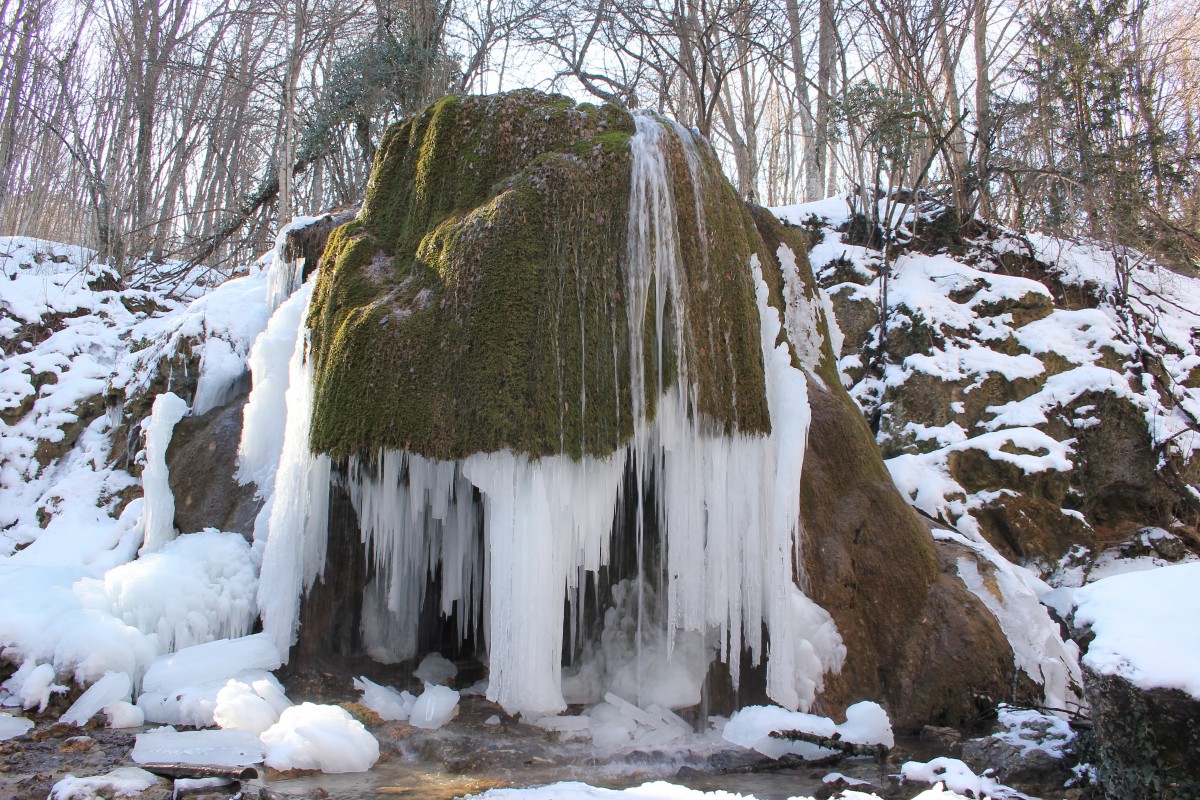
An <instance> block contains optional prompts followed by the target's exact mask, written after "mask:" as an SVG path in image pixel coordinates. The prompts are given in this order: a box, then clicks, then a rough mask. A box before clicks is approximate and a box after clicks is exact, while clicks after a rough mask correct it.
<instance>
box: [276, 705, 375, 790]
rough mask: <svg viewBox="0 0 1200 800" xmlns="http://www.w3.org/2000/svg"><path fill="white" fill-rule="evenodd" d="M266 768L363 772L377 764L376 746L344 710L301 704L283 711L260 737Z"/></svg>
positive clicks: (356, 721) (370, 736)
mask: <svg viewBox="0 0 1200 800" xmlns="http://www.w3.org/2000/svg"><path fill="white" fill-rule="evenodd" d="M261 738H262V743H263V745H264V746H265V748H266V764H267V766H268V767H270V768H271V769H276V770H279V771H281V772H283V771H286V770H290V769H319V770H321V771H322V772H329V773H343V772H366V771H367V770H369V769H370V768H371V767H372V766H373V765H374V764H375V762H376V761H378V760H379V742H378V741H376V739H375V737H374V736H372V735H371V734H370V733H369V732H368V731H367V729H366V728H364V727H363V724H362V723H361V722H359V721H358V720H356V719H354V718H353V717H351V716H350V714H349V712H347V711H346V710H345V709H344V708H339V707H338V706H321V705H316V704H313V703H302V704H300V705H298V706H292V707H291V708H288V709H285V710H284V712H283V713H282V714H281V715H280V716H279V722H277V723H275V724H274V725H272V726H271V727H270V728H268V729H267V730H265V731H263V733H262V737H261Z"/></svg>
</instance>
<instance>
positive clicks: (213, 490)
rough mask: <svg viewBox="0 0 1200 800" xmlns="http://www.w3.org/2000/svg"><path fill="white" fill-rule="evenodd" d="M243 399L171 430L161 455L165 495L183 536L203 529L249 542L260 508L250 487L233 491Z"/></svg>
mask: <svg viewBox="0 0 1200 800" xmlns="http://www.w3.org/2000/svg"><path fill="white" fill-rule="evenodd" d="M247 398H248V395H242V396H241V397H239V398H238V399H236V400H234V401H233V402H231V403H229V404H227V405H224V406H221V407H220V408H214V409H213V410H212V411H210V412H208V413H207V414H204V415H202V416H199V417H185V418H183V419H182V420H180V421H179V423H178V424H177V425H176V426H175V432H174V434H173V436H172V437H171V446H170V447H169V448H168V449H167V466H168V467H169V469H170V483H171V491H172V492H173V493H174V494H175V527H177V528H178V529H179V530H180V531H182V532H184V533H192V532H195V531H200V530H203V529H205V528H217V529H219V530H223V531H236V532H237V533H242V534H246V535H247V536H249V535H250V534H252V533H253V532H254V518H255V517H256V516H257V515H258V512H259V509H261V508H262V502H261V501H259V500H256V499H255V497H254V491H255V487H254V485H253V484H249V485H247V486H239V485H238V483H237V479H236V478H235V474H236V472H237V448H238V442H239V441H240V440H241V437H242V409H243V408H244V407H245V405H246V400H247Z"/></svg>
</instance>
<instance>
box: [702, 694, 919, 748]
mask: <svg viewBox="0 0 1200 800" xmlns="http://www.w3.org/2000/svg"><path fill="white" fill-rule="evenodd" d="M774 731H803V732H805V733H811V734H814V735H817V736H824V737H830V738H839V739H841V740H843V741H846V742H850V743H853V744H883V745H886V746H887V747H892V746H893V745H894V744H895V743H896V739H895V736H894V735H893V733H892V724H891V720H889V719H888V715H887V712H886V711H884V710H883V708H882V707H881V706H880V705H879V704H877V703H873V702H870V701H863V702H860V703H855V704H854V705H852V706H849V707H848V708H847V709H846V721H845V722H843V723H842V724H840V725H838V724H836V723H834V721H833V720H831V719H829V718H828V717H821V716H817V715H816V714H805V713H802V712H797V711H788V710H787V709H785V708H779V707H778V706H747V707H745V708H742V709H741V710H739V711H737V712H735V713H734V715H733V716H732V717H730V718H729V721H728V722H727V723H725V728H724V730H723V731H722V733H721V736H722V737H723V738H724V739H725V741H727V742H732V743H733V744H736V745H738V746H740V747H745V748H746V749H748V750H755V751H757V752H759V753H762V754H763V755H765V756H768V757H770V758H780V757H782V756H784V755H787V754H789V753H791V754H796V755H799V756H802V757H804V758H809V759H813V758H820V757H823V756H828V755H831V754H832V753H833V752H834V751H831V750H828V749H825V748H821V747H818V746H817V745H814V744H809V743H808V742H791V741H787V740H786V739H775V738H772V737H771V733H772V732H774Z"/></svg>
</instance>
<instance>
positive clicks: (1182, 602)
mask: <svg viewBox="0 0 1200 800" xmlns="http://www.w3.org/2000/svg"><path fill="white" fill-rule="evenodd" d="M1074 602H1075V612H1074V617H1073V620H1074V624H1075V625H1076V626H1079V627H1087V628H1090V629H1091V631H1092V633H1094V634H1095V638H1094V639H1093V640H1092V641H1091V643H1090V644H1089V645H1088V651H1087V653H1086V654H1085V655H1084V657H1083V663H1084V665H1085V666H1087V667H1089V668H1090V669H1093V670H1095V671H1097V672H1099V673H1102V674H1109V675H1120V676H1121V677H1124V678H1126V679H1127V680H1129V681H1130V682H1132V683H1133V684H1135V685H1136V686H1140V687H1141V688H1143V689H1157V688H1167V689H1180V690H1182V691H1184V692H1187V693H1188V694H1190V695H1191V696H1192V697H1196V698H1200V625H1197V624H1196V617H1195V612H1196V609H1197V608H1200V563H1188V564H1176V565H1173V566H1169V567H1161V568H1159V569H1154V570H1148V571H1145V572H1132V573H1127V574H1124V575H1113V576H1112V577H1109V578H1104V579H1102V580H1099V581H1096V582H1095V583H1092V584H1089V585H1087V586H1085V587H1083V588H1081V589H1077V590H1076V591H1075V595H1074Z"/></svg>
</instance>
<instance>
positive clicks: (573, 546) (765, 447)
mask: <svg viewBox="0 0 1200 800" xmlns="http://www.w3.org/2000/svg"><path fill="white" fill-rule="evenodd" d="M635 120H636V126H637V132H636V134H635V135H634V136H633V137H632V139H631V140H630V146H631V148H632V170H633V172H632V191H631V195H630V199H629V228H628V245H627V248H628V249H627V253H626V256H627V264H626V291H625V299H626V302H627V304H628V305H627V311H628V313H627V318H628V321H629V322H628V324H629V330H628V335H629V339H630V342H633V343H637V342H642V341H644V332H645V331H646V330H650V328H647V327H646V326H647V325H652V326H653V330H654V331H655V333H656V337H657V338H656V341H655V343H654V348H653V350H652V352H651V354H650V355H649V357H646V356H645V354H644V352H643V348H641V347H636V346H631V347H630V351H631V357H630V365H629V375H628V376H627V380H628V381H629V385H630V387H631V392H630V395H631V397H632V408H631V409H630V413H631V414H632V415H633V416H632V418H633V421H634V425H633V430H634V433H633V436H632V438H631V439H630V440H629V441H628V442H627V443H626V444H625V445H624V446H623V447H622V448H620V449H619V450H618V451H617V452H615V453H613V454H612V455H610V456H608V457H606V458H595V457H584V458H582V459H580V460H572V459H571V458H570V457H568V456H565V455H559V456H552V457H547V458H541V459H535V460H531V459H529V458H528V457H527V456H526V455H523V454H515V453H513V452H511V451H501V452H492V453H478V454H475V455H472V456H470V457H468V458H466V459H464V460H462V461H459V462H439V461H434V460H430V459H427V458H425V457H423V456H421V455H418V454H415V453H409V452H399V451H382V452H375V453H362V454H359V455H358V456H356V457H353V458H351V459H349V461H348V463H346V464H345V465H344V468H343V469H342V470H341V471H340V473H339V471H338V468H337V467H336V466H334V468H333V477H332V478H331V464H330V459H329V458H328V457H325V456H316V455H314V454H312V453H311V452H309V450H308V435H307V434H308V430H307V426H308V420H309V415H310V403H311V370H309V369H308V368H307V365H306V364H305V358H304V356H305V337H304V333H305V332H304V329H303V325H302V319H303V316H304V315H303V314H302V313H297V312H298V311H300V309H301V308H302V307H303V304H304V303H306V302H307V292H308V289H307V287H306V288H305V289H303V290H301V292H300V293H298V294H300V295H301V296H302V299H298V298H297V297H293V298H292V299H291V300H289V301H288V302H286V303H283V304H282V305H281V306H280V308H279V310H278V311H277V312H276V315H277V316H279V315H286V321H281V322H280V324H279V325H275V324H274V322H275V321H274V320H273V321H272V322H273V325H272V327H269V328H268V331H267V334H264V336H267V335H271V336H273V337H274V338H273V339H272V340H271V342H273V346H274V347H276V349H278V348H279V346H280V344H282V343H283V342H286V341H288V339H287V337H288V336H289V334H291V333H292V331H294V332H295V336H294V338H293V339H291V342H293V343H294V344H293V345H292V351H291V355H292V359H291V367H290V369H289V370H288V374H287V375H286V376H285V375H283V374H282V370H279V369H278V368H274V369H272V367H271V366H270V364H269V363H268V362H267V361H266V360H265V359H256V358H255V357H254V354H252V356H251V365H252V368H253V369H254V379H255V384H256V385H255V392H256V393H257V392H259V385H258V384H259V380H260V377H261V378H262V379H264V380H267V381H269V382H270V383H271V387H270V389H265V388H264V391H263V393H262V395H261V397H260V396H258V395H257V394H255V395H252V396H251V401H250V406H249V407H248V409H247V412H246V413H247V419H250V417H251V415H252V414H257V415H263V418H264V419H266V418H269V417H272V416H273V417H274V418H275V419H276V420H277V422H276V423H275V425H274V427H272V426H264V431H266V429H268V428H270V429H271V430H272V431H273V432H270V433H268V432H264V433H263V437H264V438H263V441H260V442H247V441H244V442H243V447H242V454H243V459H244V463H243V464H242V465H241V467H242V474H243V475H245V476H254V477H256V478H260V479H261V480H262V481H263V483H266V484H268V485H267V486H261V485H260V491H261V492H262V493H263V494H264V495H265V496H268V497H270V498H271V500H270V501H269V502H268V504H267V508H266V509H265V510H264V513H263V515H262V516H261V517H260V533H262V532H265V533H267V537H266V538H267V541H266V546H265V553H264V561H263V568H262V581H261V588H260V595H259V597H260V606H261V609H262V611H263V619H264V624H265V627H266V630H267V633H268V634H269V635H271V636H272V637H273V638H274V640H275V641H276V642H277V643H278V644H279V646H280V647H281V649H284V650H286V649H287V648H288V647H289V646H290V645H291V644H292V643H294V642H295V636H296V625H297V623H298V620H299V608H300V598H301V591H302V590H306V589H307V588H308V587H309V586H311V584H312V581H313V580H314V579H315V578H316V576H317V575H318V574H319V573H320V571H321V564H323V560H324V552H325V537H326V535H327V532H326V530H325V529H324V526H325V519H326V517H327V515H328V510H327V508H328V506H327V504H328V502H329V501H328V495H329V491H330V488H329V487H330V481H331V479H332V480H333V481H334V482H335V483H336V484H338V486H337V489H338V491H344V492H345V494H346V495H347V496H348V498H349V501H350V504H351V505H352V507H353V509H354V511H355V513H356V515H357V517H358V524H359V531H360V536H361V541H362V542H363V544H364V545H365V547H366V550H367V558H368V564H369V566H370V573H371V575H372V577H371V580H370V582H369V584H368V586H367V588H366V590H365V592H364V598H363V623H362V638H363V642H364V644H365V647H366V648H367V650H368V652H369V653H370V655H371V656H372V657H374V658H376V659H377V660H380V661H384V662H395V661H403V660H408V659H411V658H413V657H415V656H417V655H419V653H418V652H417V650H418V646H419V645H418V641H417V623H418V618H419V616H420V614H421V612H422V609H423V608H424V607H425V605H426V602H427V601H426V595H427V594H428V593H429V592H431V591H435V590H436V591H437V592H438V595H437V596H436V598H435V599H436V603H437V608H438V610H439V612H440V613H441V615H442V616H444V617H445V618H447V619H453V620H454V621H455V623H456V625H457V628H456V630H457V631H458V635H459V637H460V639H461V640H463V641H465V640H467V638H468V637H470V636H472V634H473V632H474V631H476V630H481V631H482V633H483V641H482V643H477V644H482V645H483V646H484V647H486V661H487V665H488V667H489V670H490V684H489V689H488V697H489V699H491V700H493V701H496V702H498V703H500V704H501V705H502V706H503V707H504V708H505V710H506V711H508V712H510V713H516V712H522V713H524V714H527V715H544V714H552V713H557V712H559V711H561V710H563V709H564V708H565V707H566V705H567V699H568V698H567V697H564V675H563V670H564V667H563V661H564V655H565V656H566V657H567V658H566V660H568V661H569V662H571V663H570V666H569V668H568V669H569V674H568V676H567V677H568V680H567V684H569V688H570V692H569V696H570V699H571V700H573V701H577V700H582V699H586V698H589V697H595V698H600V697H603V693H604V691H606V690H607V689H608V687H610V686H611V685H613V684H614V683H615V682H616V681H618V680H619V679H624V680H626V681H627V682H629V681H628V678H629V676H633V678H634V680H632V682H631V683H632V685H634V686H636V687H639V688H640V690H641V691H642V692H643V696H640V697H630V698H629V699H630V700H634V701H636V702H638V703H639V704H642V705H645V704H648V703H655V702H657V703H659V704H660V705H664V706H674V707H679V706H683V705H691V704H694V703H696V702H699V700H700V693H701V687H702V684H703V681H704V679H705V676H706V674H707V672H708V667H709V664H710V662H711V661H713V660H716V659H719V660H721V661H723V662H725V663H726V664H727V665H728V668H729V671H730V674H731V677H732V679H733V682H734V685H735V686H736V685H737V681H738V679H739V668H740V664H741V662H742V654H743V652H746V653H748V654H749V657H750V663H752V664H755V665H757V664H760V663H762V662H764V661H765V663H766V674H767V687H766V688H767V692H768V694H769V695H770V696H771V697H772V698H773V699H774V700H775V701H777V702H778V703H780V704H781V705H784V706H787V707H789V708H792V709H797V708H799V709H807V708H808V706H809V705H810V704H811V703H812V701H813V699H814V697H815V695H816V693H817V691H819V689H820V687H821V685H822V681H823V675H824V674H825V673H826V672H827V671H829V670H837V669H839V668H840V666H841V664H842V662H843V660H844V658H845V648H844V647H843V645H842V641H841V638H840V636H839V635H838V633H837V630H836V627H835V625H834V622H833V620H832V618H831V617H830V616H829V614H828V613H827V612H826V611H824V610H823V609H821V608H820V607H819V606H817V605H816V604H815V603H813V601H811V600H810V599H809V598H807V597H806V596H805V595H804V594H803V593H802V592H801V590H800V589H799V588H798V587H799V586H800V585H803V575H802V574H798V571H799V570H800V569H801V568H802V567H801V565H802V559H801V547H802V531H801V529H800V522H799V520H800V474H801V469H802V466H803V458H804V450H805V442H806V438H807V433H808V425H809V421H810V411H809V405H808V396H807V383H806V376H805V374H804V372H803V371H801V370H799V369H796V368H795V367H793V362H792V357H791V353H790V351H789V349H788V346H787V345H786V344H779V345H777V344H776V342H777V340H778V337H779V334H780V330H781V327H782V322H781V319H780V315H779V313H778V312H777V311H776V310H775V309H774V308H773V307H771V306H770V305H769V304H768V300H767V297H768V290H767V286H766V284H765V282H764V281H763V278H762V275H761V271H760V265H759V263H758V261H757V257H753V258H751V260H750V263H745V264H737V265H730V268H731V269H744V270H748V271H751V272H752V273H753V276H754V282H755V290H756V296H757V306H758V311H759V323H760V335H761V345H762V357H763V363H764V367H765V377H766V392H767V404H768V408H769V412H770V419H771V433H770V434H769V435H761V434H743V433H737V432H735V433H733V434H732V435H725V434H724V433H721V432H720V431H721V430H722V428H721V426H720V425H717V424H715V423H714V422H713V421H711V420H708V419H706V418H705V416H704V415H703V414H702V413H701V412H700V411H699V404H698V397H697V392H698V389H697V388H696V386H695V384H694V383H693V382H691V381H689V378H688V376H689V370H688V367H689V364H688V355H687V348H686V347H685V342H684V335H685V331H686V330H687V324H688V319H687V305H686V302H685V300H686V298H685V296H684V295H685V293H686V291H687V285H686V280H685V279H684V271H683V270H684V265H683V264H682V263H681V256H680V246H679V243H680V236H681V232H680V230H679V224H678V215H677V213H676V209H677V207H676V197H675V196H674V190H673V188H672V181H671V176H670V174H669V160H668V157H667V150H666V148H667V147H668V143H672V145H671V146H678V147H681V148H682V149H683V153H684V156H685V161H686V164H687V166H688V169H689V172H690V176H689V177H690V180H691V182H692V189H693V192H692V194H693V197H688V198H686V202H688V203H693V202H694V203H695V209H696V216H697V220H698V221H697V230H695V231H688V232H686V235H688V236H695V237H698V240H699V241H706V240H707V239H706V237H707V236H708V231H707V230H706V229H705V225H704V218H703V203H702V198H701V195H700V191H701V186H702V185H701V182H700V177H701V176H700V171H701V169H702V164H701V160H700V157H699V155H698V153H699V150H698V149H697V148H701V147H706V146H707V145H705V144H704V143H703V142H702V141H701V140H699V139H697V138H696V137H694V136H693V134H692V133H691V132H689V131H687V130H686V129H684V128H682V127H680V126H678V125H671V124H667V123H663V122H661V121H659V120H658V119H657V118H656V117H653V116H650V115H638V116H636V117H635ZM706 252H707V251H706ZM793 266H794V265H793ZM289 280H290V281H292V282H294V276H293V275H291V274H290V273H288V274H287V275H286V276H281V280H280V281H279V284H280V285H281V286H282V285H283V283H284V282H286V281H289ZM273 302H275V303H278V302H279V300H278V298H276V299H275V300H274V301H273ZM297 306H299V307H297ZM281 320H282V318H281ZM668 321H669V324H668ZM664 337H673V339H671V340H667V341H664ZM271 342H268V341H267V340H264V342H263V344H262V347H263V348H266V347H268V346H272V344H271ZM257 347H258V345H256V349H257ZM668 354H669V357H671V358H673V359H675V362H674V363H673V364H671V365H667V366H670V367H672V368H673V369H668V370H664V369H663V367H664V364H663V360H664V359H665V358H667V357H668ZM260 371H261V372H262V375H261V376H260ZM671 373H673V374H674V375H675V381H674V383H673V384H671V385H669V386H668V385H664V382H663V375H664V374H671ZM648 381H652V382H653V385H652V386H650V387H649V391H647V388H648V387H647V382H648ZM285 383H286V387H285V386H284V384H285ZM730 390H731V391H736V387H730ZM647 396H652V397H655V398H657V401H656V408H655V409H653V410H652V411H651V412H649V413H648V410H647V409H646V407H645V406H646V398H647ZM260 402H261V403H263V404H270V405H264V406H262V407H259V406H258V405H256V403H260ZM281 405H283V406H286V411H285V410H284V409H283V408H282V407H281ZM283 420H286V422H285V423H284V422H283ZM280 424H283V425H285V434H284V436H283V437H282V444H281V445H280V444H278V442H279V435H278V428H279V427H280ZM246 430H247V434H246V435H247V436H249V435H251V433H250V431H251V430H252V429H251V428H250V426H247V429H246ZM264 446H265V447H267V448H268V449H272V450H276V451H278V453H279V455H278V457H277V458H275V459H271V458H269V457H264V455H263V447H264ZM272 462H273V463H272ZM626 520H632V527H630V525H628V524H626V523H625V522H624V521H626ZM618 548H624V550H623V551H622V552H623V553H625V554H626V555H627V556H628V557H626V558H625V562H627V563H624V564H621V565H618V564H617V563H616V560H617V559H616V558H615V556H614V553H615V551H616V550H617V549H618ZM435 576H436V581H435V580H434V578H435ZM602 580H607V581H608V582H609V584H610V585H604V586H602V585H600V583H601V581H602ZM601 603H603V605H602V606H601V605H600V604H601ZM589 609H590V611H589ZM585 613H590V614H592V615H594V618H593V619H590V620H585V619H584V615H585ZM585 628H586V629H589V630H590V631H591V636H590V639H589V640H588V641H586V642H585V641H582V637H583V634H584V629H585ZM564 631H566V632H567V633H568V636H566V637H564ZM764 633H765V636H764ZM597 634H599V635H597ZM564 639H565V640H566V642H567V647H568V648H569V649H570V650H571V651H572V652H567V653H565V654H564ZM285 655H286V654H285ZM481 655H482V654H481ZM664 669H670V670H671V673H670V674H671V675H672V676H675V677H674V679H673V681H672V683H673V685H672V686H670V687H669V691H668V690H667V689H656V688H655V686H656V685H660V684H661V682H660V683H659V684H656V683H655V682H653V681H650V680H648V678H649V677H650V676H651V673H654V672H658V673H661V672H662V670H664ZM643 675H644V676H645V677H646V678H647V679H646V680H643V679H642V678H643ZM668 695H669V696H668Z"/></svg>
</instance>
